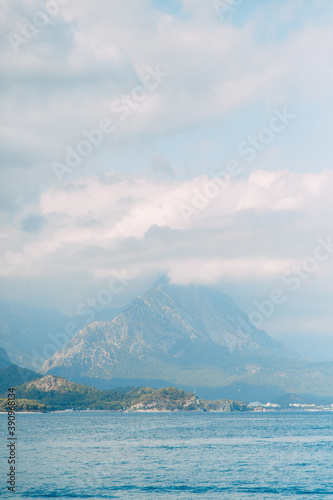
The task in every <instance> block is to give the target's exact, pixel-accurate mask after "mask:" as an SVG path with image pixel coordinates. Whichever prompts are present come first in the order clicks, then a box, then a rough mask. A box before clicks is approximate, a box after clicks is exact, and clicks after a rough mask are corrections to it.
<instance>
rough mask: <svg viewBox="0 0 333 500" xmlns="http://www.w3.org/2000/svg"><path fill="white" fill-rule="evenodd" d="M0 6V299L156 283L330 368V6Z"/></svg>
mask: <svg viewBox="0 0 333 500" xmlns="http://www.w3.org/2000/svg"><path fill="white" fill-rule="evenodd" d="M0 7H1V8H0V30H1V46H0V74H1V76H0V86H1V87H0V88H1V91H0V103H1V110H2V111H1V119H0V126H1V139H0V148H1V154H0V157H1V187H0V189H1V196H0V254H1V267H0V280H1V297H2V298H4V299H10V300H15V301H18V302H20V303H22V304H29V305H34V306H37V307H52V308H57V309H60V310H61V311H63V312H65V313H67V314H76V313H77V310H78V306H79V304H81V303H82V302H83V301H86V300H87V298H89V297H95V298H96V297H101V296H102V295H101V290H105V289H107V287H108V283H109V282H110V279H113V277H114V276H123V277H124V276H126V279H125V278H123V285H124V286H123V287H122V291H121V293H120V292H119V293H114V294H113V297H112V304H110V305H114V306H121V305H124V304H127V303H129V302H130V301H131V300H132V299H133V298H134V297H135V296H136V295H137V294H138V293H143V292H144V291H146V290H147V289H148V288H150V287H151V286H152V285H153V283H154V282H155V281H156V280H157V279H158V277H160V276H162V275H167V276H169V278H170V280H171V281H172V282H173V283H176V284H190V283H194V284H209V285H213V286H215V287H216V288H218V289H219V290H221V291H223V292H225V293H227V294H228V295H230V297H231V298H232V299H233V300H234V301H235V302H236V303H237V304H238V305H239V306H240V307H241V308H242V309H243V310H245V311H246V312H247V313H248V314H249V315H250V317H252V319H253V321H254V322H255V323H257V324H258V326H260V327H261V328H263V329H265V330H266V331H267V332H268V333H269V334H271V335H272V336H274V337H275V338H278V339H281V340H283V341H285V342H287V343H288V344H289V345H291V346H292V347H294V348H296V349H297V350H299V351H301V353H302V355H304V356H311V355H312V357H315V358H316V359H325V360H326V359H331V360H333V326H332V325H333V308H332V302H333V287H332V273H333V257H332V254H333V248H332V241H333V229H332V223H331V221H332V209H333V199H332V194H331V193H332V188H333V172H332V167H331V165H332V159H333V158H332V139H331V128H332V127H331V120H332V111H333V97H332V92H331V88H332V83H333V65H332V62H333V43H332V41H333V40H332V38H333V35H332V33H333V4H332V2H331V1H330V0H288V1H284V0H279V1H277V0H265V1H262V0H246V1H245V0H244V1H241V0H237V1H232V0H228V1H227V0H226V1H222V0H215V1H210V0H207V1H205V2H203V1H202V0H169V1H168V0H163V1H162V0H126V2H123V1H120V0H94V2H92V1H87V2H82V1H79V0H49V1H48V2H45V1H42V0H41V1H40V2H39V1H35V0H11V1H8V0H0ZM110 300H111V299H110ZM331 353H332V354H331Z"/></svg>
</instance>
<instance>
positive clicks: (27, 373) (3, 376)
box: [0, 364, 42, 395]
mask: <svg viewBox="0 0 333 500" xmlns="http://www.w3.org/2000/svg"><path fill="white" fill-rule="evenodd" d="M41 377H42V375H40V374H39V373H36V372H34V371H32V370H29V369H28V368H21V367H20V366H17V365H12V364H10V365H9V366H6V367H5V368H1V369H0V395H1V394H4V395H6V393H7V390H8V388H9V387H16V386H17V385H21V384H24V383H25V382H30V381H31V380H36V379H38V378H41Z"/></svg>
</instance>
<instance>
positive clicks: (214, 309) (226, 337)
mask: <svg viewBox="0 0 333 500" xmlns="http://www.w3.org/2000/svg"><path fill="white" fill-rule="evenodd" d="M246 321H247V316H246V315H245V314H244V313H243V312H242V311H241V310H240V309H239V308H238V307H237V306H236V305H235V304H234V302H233V301H232V300H231V299H230V298H229V297H227V296H226V295H224V294H221V293H219V292H217V291H216V290H214V289H211V288H209V287H196V286H176V285H171V284H169V283H168V282H167V281H166V280H161V281H160V282H158V283H157V284H156V286H155V287H154V288H152V289H151V290H150V291H148V292H147V293H145V294H144V295H141V296H139V297H137V299H136V300H134V301H133V303H132V304H131V305H130V306H129V307H128V308H127V309H126V310H125V311H123V312H122V313H120V314H118V315H117V316H116V317H115V318H114V319H113V320H112V321H108V322H93V323H91V324H89V325H87V326H86V327H85V328H83V329H82V330H81V331H80V332H79V333H78V334H77V335H75V336H74V337H73V338H72V339H71V340H70V341H69V342H68V344H67V345H66V347H65V348H64V349H61V350H58V351H57V352H56V353H55V354H54V356H52V358H50V359H49V360H48V361H47V362H46V363H44V365H43V367H42V369H41V372H42V373H44V374H46V373H47V374H53V375H59V376H63V377H66V378H68V379H70V380H72V381H75V382H79V383H86V384H88V385H94V386H96V387H98V388H100V389H103V388H112V387H117V386H120V385H125V386H126V385H134V386H138V385H140V386H148V385H152V386H154V387H167V386H170V385H177V386H178V387H182V388H183V389H185V390H194V389H195V388H197V393H198V394H200V396H201V397H207V398H210V399H220V398H230V399H242V400H244V401H249V400H254V399H260V398H261V399H266V400H269V399H270V398H271V397H273V396H274V397H275V396H276V397H277V396H281V395H282V394H284V393H286V392H291V391H292V392H297V393H301V392H304V393H307V394H310V393H311V391H314V392H313V393H316V391H318V390H319V389H320V391H322V394H323V395H324V394H325V395H327V396H330V392H333V391H331V388H330V387H331V386H330V385H329V384H328V385H327V386H326V387H324V389H323V385H325V381H330V380H331V378H333V370H332V364H330V363H328V364H320V363H312V364H311V363H306V362H304V361H301V360H298V359H297V357H296V356H295V354H294V353H293V352H292V351H291V350H290V349H289V348H288V347H287V346H285V345H284V344H282V343H280V342H278V341H276V340H274V339H272V338H271V337H270V336H269V335H268V334H267V333H265V332H264V331H261V330H258V329H256V328H255V327H254V326H253V325H252V326H251V327H249V326H248V325H246ZM324 365H325V366H324ZM291 386H292V387H291ZM293 387H294V388H293ZM318 388H319V389H318Z"/></svg>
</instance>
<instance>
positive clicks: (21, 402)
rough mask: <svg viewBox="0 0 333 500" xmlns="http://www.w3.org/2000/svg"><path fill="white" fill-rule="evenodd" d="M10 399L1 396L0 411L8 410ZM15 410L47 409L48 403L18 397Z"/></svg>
mask: <svg viewBox="0 0 333 500" xmlns="http://www.w3.org/2000/svg"><path fill="white" fill-rule="evenodd" d="M8 409H9V408H8V399H6V398H0V412H7V411H8ZM15 411H43V412H44V411H47V408H46V405H45V404H43V403H40V402H39V401H33V400H30V399H16V400H15Z"/></svg>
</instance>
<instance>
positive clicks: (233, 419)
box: [0, 410, 333, 500]
mask: <svg viewBox="0 0 333 500" xmlns="http://www.w3.org/2000/svg"><path fill="white" fill-rule="evenodd" d="M6 422H7V415H6V414H0V423H1V427H0V429H1V431H0V432H1V435H0V439H1V441H0V444H1V454H0V460H1V462H0V467H1V478H0V479H1V491H0V497H3V498H12V499H14V498H15V499H16V498H22V499H29V498H31V499H45V498H55V499H59V498H60V499H73V498H77V499H79V498H82V499H83V498H89V499H103V498H118V499H128V500H141V499H142V500H146V499H154V500H155V499H156V500H159V499H161V500H166V499H177V500H178V499H179V500H180V499H182V500H183V499H184V500H185V499H186V500H188V499H197V498H202V499H203V500H206V499H207V500H210V499H212V500H216V499H220V498H221V499H225V500H229V499H230V500H247V499H258V500H261V499H276V500H281V499H293V498H295V499H298V500H300V499H307V500H314V499H333V447H332V444H333V443H332V442H333V436H332V423H333V412H309V411H300V410H295V411H280V412H263V413H261V412H245V413H201V412H199V413H196V412H195V413H192V412H184V413H183V412H176V413H167V412H166V413H119V412H94V411H87V412H73V413H71V412H55V413H26V414H24V413H20V414H17V415H16V429H17V433H16V436H17V441H16V450H15V451H16V464H15V466H16V477H15V483H16V486H15V488H16V489H15V493H12V492H9V491H8V490H7V485H6V480H7V479H6V474H7V473H8V468H9V465H8V464H7V457H8V448H6V443H7V442H8V441H7V425H6Z"/></svg>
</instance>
